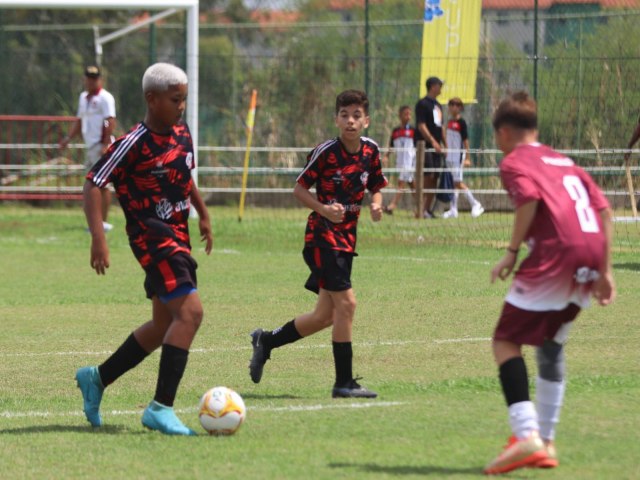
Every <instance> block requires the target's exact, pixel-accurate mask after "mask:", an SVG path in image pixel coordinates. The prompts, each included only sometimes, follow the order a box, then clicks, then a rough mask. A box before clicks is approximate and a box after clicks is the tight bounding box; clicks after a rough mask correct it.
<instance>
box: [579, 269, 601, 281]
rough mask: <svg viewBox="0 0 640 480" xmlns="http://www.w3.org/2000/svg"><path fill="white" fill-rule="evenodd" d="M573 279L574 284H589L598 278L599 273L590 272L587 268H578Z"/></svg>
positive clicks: (595, 271)
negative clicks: (574, 280)
mask: <svg viewBox="0 0 640 480" xmlns="http://www.w3.org/2000/svg"><path fill="white" fill-rule="evenodd" d="M573 278H575V279H576V283H589V282H593V281H595V280H597V279H598V278H600V273H599V272H598V271H597V270H591V269H590V268H589V267H580V268H579V269H578V270H576V273H575V275H574V276H573Z"/></svg>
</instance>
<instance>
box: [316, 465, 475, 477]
mask: <svg viewBox="0 0 640 480" xmlns="http://www.w3.org/2000/svg"><path fill="white" fill-rule="evenodd" d="M328 466H329V468H343V469H353V470H357V471H359V472H363V473H371V474H379V473H386V474H388V475H431V476H435V477H444V476H447V475H473V476H478V475H482V467H467V468H459V467H439V466H435V465H422V466H417V465H416V466H410V465H378V464H376V463H330V464H329V465H328Z"/></svg>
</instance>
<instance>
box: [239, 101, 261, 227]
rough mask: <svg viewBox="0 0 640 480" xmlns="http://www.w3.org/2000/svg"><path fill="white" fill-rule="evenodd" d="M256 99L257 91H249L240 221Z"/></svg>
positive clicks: (245, 189) (240, 219)
mask: <svg viewBox="0 0 640 480" xmlns="http://www.w3.org/2000/svg"><path fill="white" fill-rule="evenodd" d="M257 101H258V91H257V90H253V91H252V92H251V103H249V112H248V113H247V150H246V151H245V153H244V169H243V170H242V190H241V192H240V208H239V210H238V221H239V222H241V221H242V217H243V216H244V199H245V197H246V195H247V179H248V177H249V155H250V154H251V140H252V139H253V124H254V122H255V119H256V103H257Z"/></svg>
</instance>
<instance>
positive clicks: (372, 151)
mask: <svg viewBox="0 0 640 480" xmlns="http://www.w3.org/2000/svg"><path fill="white" fill-rule="evenodd" d="M297 182H298V183H299V184H300V185H302V186H303V187H304V188H306V189H309V188H311V187H312V186H313V185H315V187H316V195H317V198H318V201H320V202H321V203H323V204H325V205H329V204H332V203H340V204H341V205H343V206H344V207H345V210H346V211H345V216H344V220H343V221H342V222H341V223H333V222H331V221H330V220H328V219H326V218H324V217H323V216H321V215H320V214H318V213H317V212H311V214H310V215H309V218H308V221H307V228H306V231H305V246H307V247H319V248H328V249H332V250H340V251H345V252H350V253H355V249H356V229H357V225H358V218H359V217H360V207H361V205H362V200H363V198H364V191H365V188H366V189H367V190H369V191H370V192H371V193H376V192H378V191H379V190H380V189H382V188H384V187H385V186H386V185H387V183H388V182H387V179H386V178H385V176H384V175H383V173H382V167H381V164H380V151H379V150H378V145H377V144H376V143H375V142H374V141H373V140H371V139H369V138H366V137H361V138H360V150H359V151H358V152H357V153H355V154H353V153H349V152H347V151H346V149H345V148H344V145H343V144H342V142H341V141H340V139H339V138H334V139H332V140H327V141H326V142H324V143H322V144H320V145H318V146H317V147H316V148H314V149H313V150H312V151H311V153H310V154H309V156H308V157H307V165H306V166H305V168H304V170H303V171H302V173H301V174H300V175H299V176H298V179H297Z"/></svg>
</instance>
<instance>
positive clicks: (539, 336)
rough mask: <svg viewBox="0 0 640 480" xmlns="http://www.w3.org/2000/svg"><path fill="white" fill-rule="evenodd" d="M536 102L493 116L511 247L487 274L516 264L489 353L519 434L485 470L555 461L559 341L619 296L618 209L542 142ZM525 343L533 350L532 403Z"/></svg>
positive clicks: (521, 101)
mask: <svg viewBox="0 0 640 480" xmlns="http://www.w3.org/2000/svg"><path fill="white" fill-rule="evenodd" d="M536 110H537V107H536V103H535V101H534V100H533V99H531V98H529V96H528V95H527V94H526V93H525V92H518V93H515V94H513V95H511V96H510V97H508V98H507V99H506V100H503V101H502V102H501V103H500V105H499V107H498V109H497V110H496V112H495V114H494V117H493V127H494V130H495V135H496V143H497V144H498V147H499V148H500V149H501V150H502V151H503V152H504V153H505V155H506V156H505V157H504V159H503V160H502V163H501V164H500V175H501V178H502V183H503V185H504V188H505V189H506V190H507V193H508V194H509V197H510V198H511V200H512V202H513V204H514V206H515V220H514V226H513V233H512V235H511V241H510V242H509V247H508V248H507V252H506V253H505V255H504V257H503V258H502V260H500V261H499V262H498V264H497V265H496V266H495V267H494V268H493V270H492V271H491V281H492V282H494V281H495V280H496V279H497V278H500V279H501V280H505V279H506V278H507V277H508V276H509V275H510V273H511V272H512V271H513V269H514V267H515V264H516V260H517V258H518V253H519V251H520V246H521V244H522V243H523V242H526V244H527V247H528V249H529V254H528V255H527V257H526V258H525V259H524V260H523V261H522V262H521V263H520V266H519V268H518V270H517V272H516V273H515V278H514V280H513V284H512V285H511V288H510V290H509V293H508V294H507V297H506V300H505V304H504V308H503V310H502V314H501V316H500V319H499V321H498V325H497V326H496V329H495V332H494V336H493V353H494V356H495V360H496V363H497V364H498V367H499V373H500V383H501V385H502V390H503V392H504V395H505V399H506V401H507V405H508V407H509V421H510V424H511V429H512V432H513V436H512V437H511V438H510V439H509V444H508V445H507V447H506V448H505V450H504V451H503V452H502V453H501V454H500V455H499V456H498V457H496V458H495V459H494V460H493V461H492V462H491V463H489V464H488V465H487V466H486V467H485V470H484V471H485V473H487V474H498V473H505V472H508V471H511V470H514V469H516V468H521V467H539V468H552V467H556V466H557V465H558V459H557V456H556V452H555V448H554V445H553V439H554V436H555V427H556V425H557V423H558V420H559V416H560V409H561V407H562V401H563V398H564V388H565V382H564V355H563V344H564V342H565V341H566V338H567V334H568V330H569V327H570V326H571V325H572V321H573V320H574V319H575V318H576V316H577V315H578V313H579V312H580V309H581V308H584V307H587V306H588V304H589V297H590V295H593V296H594V297H595V298H596V299H597V300H598V302H599V303H600V304H601V305H608V304H609V303H610V302H611V301H613V299H614V297H615V286H614V282H613V275H612V270H611V258H610V252H611V241H612V224H611V216H612V212H611V209H610V207H609V203H608V202H607V200H606V198H605V197H604V195H603V194H602V192H601V191H600V189H599V188H598V186H597V185H596V184H595V182H594V181H593V180H592V179H591V177H590V176H589V175H588V174H587V173H586V172H585V171H584V170H582V169H581V168H580V167H578V166H576V165H575V164H574V162H573V160H571V159H570V158H567V157H565V156H564V155H562V154H560V153H557V152H555V151H554V150H552V149H551V148H549V147H547V146H545V145H542V144H540V143H538V141H537V140H538V130H537V112H536ZM522 345H533V346H535V347H536V360H537V365H538V377H537V379H536V400H537V402H536V405H534V404H533V402H531V401H530V399H529V383H528V377H527V370H526V366H525V362H524V359H523V358H522Z"/></svg>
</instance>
